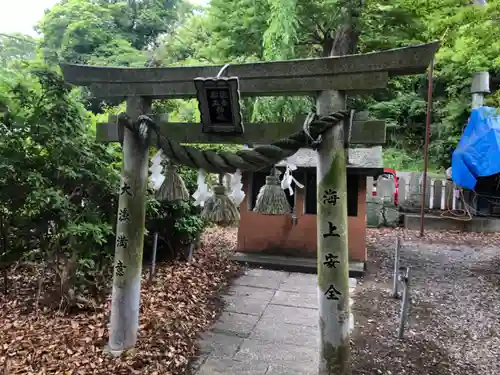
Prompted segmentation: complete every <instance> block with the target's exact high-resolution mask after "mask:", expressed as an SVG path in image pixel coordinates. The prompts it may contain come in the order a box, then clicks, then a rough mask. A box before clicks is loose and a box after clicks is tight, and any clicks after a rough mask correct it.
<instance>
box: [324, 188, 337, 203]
mask: <svg viewBox="0 0 500 375" xmlns="http://www.w3.org/2000/svg"><path fill="white" fill-rule="evenodd" d="M339 199H340V197H339V195H338V193H337V191H336V190H333V189H328V190H326V191H325V193H324V194H323V204H331V205H332V206H336V205H337V201H338V200H339Z"/></svg>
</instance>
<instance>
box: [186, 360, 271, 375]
mask: <svg viewBox="0 0 500 375" xmlns="http://www.w3.org/2000/svg"><path fill="white" fill-rule="evenodd" d="M267 368H268V365H267V364H266V363H263V362H261V361H259V360H254V361H234V360H231V359H220V358H208V359H207V360H206V361H205V363H203V365H202V366H201V368H200V369H199V370H198V372H197V373H196V375H266V372H267Z"/></svg>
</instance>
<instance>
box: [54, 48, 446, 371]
mask: <svg viewBox="0 0 500 375" xmlns="http://www.w3.org/2000/svg"><path fill="white" fill-rule="evenodd" d="M438 48H439V42H433V43H428V44H422V45H417V46H410V47H405V48H398V49H392V50H387V51H381V52H374V53H367V54H358V55H348V56H340V57H324V58H313V59H301V60H290V61H274V62H260V63H246V64H234V65H228V66H224V67H221V66H203V67H168V68H113V67H111V68H110V67H92V66H83V65H72V64H61V69H62V72H63V75H64V78H65V80H66V81H67V82H68V83H71V84H74V85H78V86H88V87H89V88H90V90H91V92H92V93H93V95H94V96H96V97H98V98H109V97H115V98H117V97H122V98H125V99H126V101H127V115H128V116H129V118H131V119H133V120H134V119H138V118H139V116H140V115H147V114H149V113H150V111H151V103H152V100H153V99H190V98H195V97H196V96H197V92H198V91H199V87H197V86H196V85H195V81H199V79H200V77H201V78H207V77H216V76H217V74H218V73H220V72H222V70H226V73H227V74H228V75H229V76H230V77H237V78H238V79H239V92H238V95H239V93H241V95H242V96H283V95H309V96H314V97H315V98H316V107H317V113H318V115H320V116H326V115H328V114H329V113H332V112H335V111H341V112H342V111H343V110H345V106H346V104H345V99H346V94H347V95H353V94H358V93H363V92H369V91H372V90H376V89H383V88H386V87H387V83H388V80H389V77H391V76H397V75H409V74H417V73H423V72H425V70H426V68H427V67H428V65H429V64H430V63H431V61H432V60H433V58H434V55H435V53H436V51H437V50H438ZM230 79H231V78H230ZM197 84H199V83H197ZM206 104H207V103H206V102H205V103H200V109H201V110H202V119H203V112H204V110H205V117H206V116H209V117H210V114H209V113H207V111H206V108H207V107H206ZM233 105H236V106H235V107H233V108H232V110H233V111H232V113H233V115H234V112H235V111H236V112H238V113H239V104H238V101H237V100H236V103H235V102H234V101H233ZM203 106H205V107H204V108H202V107H203ZM230 111H231V110H230ZM338 113H340V112H338ZM342 113H345V111H344V112H342ZM340 118H342V117H340ZM344 118H345V116H344ZM154 121H155V123H156V126H157V128H158V129H159V131H160V133H162V134H164V135H166V137H168V139H169V140H170V141H173V142H177V143H233V144H268V143H271V142H272V141H274V140H276V139H278V138H282V137H285V136H287V135H289V134H291V133H293V132H298V131H300V130H301V127H302V124H301V123H300V122H296V123H293V124H245V126H244V131H243V127H242V126H241V123H239V124H236V123H233V124H232V129H231V132H230V133H228V132H227V131H224V129H215V130H214V129H213V128H212V129H208V128H209V127H210V119H209V120H206V121H204V124H203V125H202V124H189V123H181V124H179V123H169V122H167V121H164V120H162V119H161V118H155V119H154ZM133 122H134V124H135V126H137V123H136V122H135V120H134V121H133ZM141 126H144V123H141ZM230 128H231V126H230ZM345 129H346V130H348V131H349V134H350V138H349V139H348V140H347V138H345V136H344V133H345V132H344V130H345ZM140 131H141V132H143V131H144V129H143V128H142V127H141V129H138V128H134V129H132V128H125V129H124V130H123V134H122V133H121V131H119V127H118V126H117V123H116V122H115V121H111V122H110V123H108V124H99V125H98V127H97V140H98V141H102V142H117V141H122V142H123V172H122V185H121V188H120V200H119V210H122V209H123V208H124V207H126V208H127V209H128V210H129V213H130V216H128V217H129V219H128V220H122V219H120V217H119V218H118V223H117V241H116V252H115V272H114V278H113V297H112V307H111V328H110V339H109V349H110V351H111V352H112V353H120V352H121V351H123V350H127V349H130V348H132V347H133V346H134V345H135V342H136V338H137V329H138V320H139V301H140V280H141V267H142V250H143V242H144V239H143V237H144V220H145V191H146V183H147V178H148V147H149V143H146V144H144V142H141V139H140V137H138V136H137V135H138V133H139V132H140ZM346 140H347V142H346ZM149 142H151V139H149ZM348 143H350V144H371V145H376V144H383V143H385V123H384V122H383V121H370V120H365V121H340V122H339V121H337V123H336V124H334V125H333V126H331V127H329V128H328V130H327V131H326V132H324V134H322V139H321V142H319V145H318V148H317V152H318V161H319V162H318V166H317V176H318V179H317V183H318V187H317V194H318V210H317V220H318V225H317V228H318V232H317V236H318V258H317V261H318V298H319V319H320V324H319V327H320V336H321V345H320V365H319V374H320V375H333V374H342V375H343V374H347V372H348V370H349V369H348V362H349V361H348V357H349V329H348V319H347V317H348V316H349V302H348V301H349V298H348V294H349V286H348V247H347V199H346V197H347V195H346V155H345V149H346V147H348ZM212 155H213V154H212ZM186 160H187V159H186ZM174 162H175V160H174ZM212 172H213V170H212ZM327 190H328V191H336V192H337V193H338V196H339V197H340V200H338V202H337V201H335V202H336V203H335V204H331V202H330V203H329V202H324V201H322V200H321V199H320V197H322V196H323V194H324V193H325V191H327ZM329 259H335V262H334V263H333V266H334V267H331V263H332V262H329V261H328V260H329ZM337 261H338V262H337Z"/></svg>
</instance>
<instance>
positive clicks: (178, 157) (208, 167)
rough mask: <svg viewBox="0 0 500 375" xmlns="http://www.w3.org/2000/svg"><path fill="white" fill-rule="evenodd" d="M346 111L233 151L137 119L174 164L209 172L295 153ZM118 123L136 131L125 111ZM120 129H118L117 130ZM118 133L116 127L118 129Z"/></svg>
mask: <svg viewBox="0 0 500 375" xmlns="http://www.w3.org/2000/svg"><path fill="white" fill-rule="evenodd" d="M349 116H350V112H348V111H338V112H335V113H332V114H330V115H328V116H324V117H318V116H316V115H314V117H313V118H311V122H310V124H309V128H308V133H309V134H307V133H306V132H305V131H304V130H301V131H299V132H296V133H294V134H292V135H290V136H288V137H286V138H282V139H280V140H277V141H275V142H272V143H271V144H269V145H263V146H257V147H255V148H253V149H243V150H239V151H237V152H235V153H231V152H227V151H214V150H200V149H198V148H196V147H193V146H186V145H181V144H180V143H178V142H176V141H173V140H171V139H169V138H168V137H167V136H165V135H163V134H161V133H160V130H159V128H158V126H157V125H156V124H155V122H154V121H153V119H152V118H151V117H150V116H147V115H141V116H139V118H138V119H137V122H136V124H138V123H147V124H148V126H149V127H150V128H151V129H152V130H154V131H155V132H156V134H157V137H158V146H159V148H161V149H162V150H163V152H164V153H165V155H166V156H167V157H168V158H169V159H170V160H171V161H172V162H173V163H175V164H181V165H185V166H187V167H190V168H195V169H203V170H205V171H206V172H210V173H218V174H221V173H234V172H235V171H236V170H237V169H240V170H242V171H251V172H255V171H259V170H261V169H263V168H266V167H271V166H273V165H275V164H276V163H278V162H280V161H281V160H283V159H286V158H287V157H289V156H291V155H293V154H295V153H296V152H297V151H298V150H299V149H300V148H303V147H308V146H309V147H311V146H314V142H311V138H312V139H319V138H320V136H321V135H322V134H323V133H324V132H326V131H327V130H329V129H330V128H331V127H333V126H334V125H336V124H338V123H339V122H341V121H343V120H345V119H348V118H349ZM118 125H119V127H123V126H124V127H127V128H128V129H129V130H131V131H133V132H134V133H137V128H136V127H134V126H133V122H132V121H131V119H130V117H129V116H128V115H127V114H126V113H120V115H118ZM121 133H122V132H121ZM119 134H120V130H119Z"/></svg>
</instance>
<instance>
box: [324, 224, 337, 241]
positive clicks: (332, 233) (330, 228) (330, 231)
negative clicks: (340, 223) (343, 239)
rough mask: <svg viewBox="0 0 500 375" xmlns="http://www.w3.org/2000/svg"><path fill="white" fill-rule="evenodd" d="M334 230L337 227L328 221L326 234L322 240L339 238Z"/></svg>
mask: <svg viewBox="0 0 500 375" xmlns="http://www.w3.org/2000/svg"><path fill="white" fill-rule="evenodd" d="M336 230H337V227H336V226H335V225H333V223H332V222H331V221H329V222H328V233H324V234H323V238H327V237H340V234H338V233H335V231H336Z"/></svg>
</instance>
